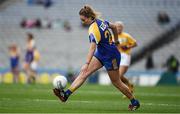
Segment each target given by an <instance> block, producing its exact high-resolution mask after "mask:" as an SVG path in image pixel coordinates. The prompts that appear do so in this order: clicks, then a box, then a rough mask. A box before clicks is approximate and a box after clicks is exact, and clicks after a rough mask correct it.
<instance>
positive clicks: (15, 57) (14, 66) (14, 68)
mask: <svg viewBox="0 0 180 114" xmlns="http://www.w3.org/2000/svg"><path fill="white" fill-rule="evenodd" d="M9 54H10V66H11V72H12V74H13V81H14V82H15V83H17V82H19V73H20V69H19V59H20V52H19V49H18V47H17V45H16V44H11V45H10V46H9Z"/></svg>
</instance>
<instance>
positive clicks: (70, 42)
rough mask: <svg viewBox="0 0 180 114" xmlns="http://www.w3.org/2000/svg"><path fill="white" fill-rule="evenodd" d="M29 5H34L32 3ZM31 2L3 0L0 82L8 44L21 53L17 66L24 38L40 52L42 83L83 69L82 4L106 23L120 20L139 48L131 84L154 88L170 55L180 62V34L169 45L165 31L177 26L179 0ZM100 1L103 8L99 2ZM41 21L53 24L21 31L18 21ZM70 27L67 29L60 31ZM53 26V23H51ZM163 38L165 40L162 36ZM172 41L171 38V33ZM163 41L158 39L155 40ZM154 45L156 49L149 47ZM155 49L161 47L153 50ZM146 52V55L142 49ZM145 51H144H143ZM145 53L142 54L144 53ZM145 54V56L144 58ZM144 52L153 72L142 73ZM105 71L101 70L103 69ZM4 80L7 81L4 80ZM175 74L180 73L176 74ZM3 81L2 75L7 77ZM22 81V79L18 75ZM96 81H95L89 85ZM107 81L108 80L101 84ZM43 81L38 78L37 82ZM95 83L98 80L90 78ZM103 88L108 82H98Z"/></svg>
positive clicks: (5, 70) (84, 34)
mask: <svg viewBox="0 0 180 114" xmlns="http://www.w3.org/2000/svg"><path fill="white" fill-rule="evenodd" d="M32 1H33V0H32ZM32 1H31V0H29V1H28V0H13V1H12V0H5V1H4V2H3V1H2V3H1V7H0V10H1V11H0V40H1V42H0V46H1V47H0V51H1V53H0V75H1V81H5V82H11V79H9V78H12V76H10V75H11V74H9V73H8V71H9V55H8V50H7V47H8V46H9V45H10V44H11V43H12V42H14V43H16V44H18V46H19V47H20V48H21V63H22V61H23V58H24V54H25V43H26V33H27V32H31V33H33V34H34V36H35V40H36V46H37V48H38V50H39V51H40V53H41V60H40V62H39V67H38V74H39V76H40V77H39V78H41V76H42V77H43V78H42V79H44V78H45V79H44V81H43V82H42V83H48V82H50V81H48V80H49V78H50V80H51V75H53V74H57V73H59V74H62V75H67V72H68V71H69V70H72V71H73V72H78V70H79V69H80V67H81V65H82V64H84V62H85V59H86V54H87V50H88V46H89V41H88V36H87V29H86V28H83V27H82V26H81V23H80V20H79V17H78V11H79V9H80V8H81V7H82V6H83V5H84V4H90V5H92V6H93V7H94V8H95V10H98V11H99V12H101V13H102V18H104V19H107V20H110V21H112V22H113V21H122V22H123V23H124V24H125V30H124V31H126V32H128V33H130V34H131V35H132V36H133V37H134V38H135V39H136V40H137V43H138V47H136V48H134V49H133V54H132V55H133V57H132V59H133V60H132V63H133V64H132V66H131V67H130V69H129V71H128V73H127V74H126V75H127V76H129V77H130V78H131V80H132V81H134V83H137V84H141V85H155V84H156V83H157V82H158V80H159V79H160V75H161V74H162V72H164V71H165V70H166V68H165V67H162V65H163V64H164V63H165V62H166V60H167V59H168V57H169V56H170V55H175V57H176V58H177V59H178V60H180V53H179V48H180V47H179V43H180V35H179V32H178V33H177V35H175V36H174V37H173V38H169V40H168V37H167V36H168V35H166V33H168V31H171V30H172V29H174V28H177V29H176V31H179V28H178V27H176V26H177V25H178V23H179V19H180V15H179V14H180V8H179V5H180V1H179V0H173V1H169V0H158V1H156V0H149V1H144V0H135V1H131V0H126V1H124V0H111V1H109V0H104V1H101V0H100V1H94V0H88V1H84V0H78V1H73V0H68V1H66V0H61V1H59V0H53V1H52V5H51V6H50V7H44V6H43V5H37V4H33V2H32ZM102 2H103V3H102ZM159 12H165V13H167V14H168V16H169V18H170V22H168V23H166V24H159V23H158V19H157V18H158V13H159ZM24 18H26V19H29V20H35V19H40V20H41V21H42V22H41V23H42V26H43V22H44V23H45V24H46V23H47V21H50V22H51V24H52V25H51V28H45V27H44V28H43V27H41V28H22V27H21V26H20V23H21V21H22V20H23V19H24ZM66 22H67V23H68V26H69V27H70V29H66V28H64V25H65V24H64V23H66ZM53 23H54V24H53ZM164 34H165V36H163V35H164ZM170 35H171V36H173V33H172V34H170ZM161 36H162V37H163V38H162V40H160V39H159V41H158V40H157V39H158V38H159V37H161ZM155 42H156V43H157V42H158V43H157V44H156V46H154V47H155V48H154V49H151V48H150V47H151V46H152V45H151V44H153V43H154V44H155ZM157 45H159V47H158V46H157ZM143 49H144V50H143ZM145 49H148V50H145ZM144 51H145V52H144ZM143 52H144V53H143ZM147 52H151V53H152V57H153V60H154V66H155V67H154V68H153V69H151V70H147V69H146V68H145V64H146V59H147V55H148V54H147ZM101 71H103V70H101ZM4 75H8V76H7V77H8V79H3V78H2V77H3V76H4ZM178 75H179V73H178ZM5 77H6V76H5ZM21 77H22V79H23V80H24V78H25V76H24V74H21ZM93 80H94V81H93ZM105 80H106V79H105ZM40 81H41V79H40ZM92 81H93V82H97V81H98V77H94V78H93V79H92ZM102 83H106V82H102Z"/></svg>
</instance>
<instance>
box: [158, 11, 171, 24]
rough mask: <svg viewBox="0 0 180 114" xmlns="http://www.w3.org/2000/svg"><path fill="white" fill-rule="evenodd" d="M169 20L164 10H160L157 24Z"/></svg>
mask: <svg viewBox="0 0 180 114" xmlns="http://www.w3.org/2000/svg"><path fill="white" fill-rule="evenodd" d="M169 22H170V17H169V15H168V14H167V13H166V12H165V11H160V12H159V13H158V23H159V24H168V23H169Z"/></svg>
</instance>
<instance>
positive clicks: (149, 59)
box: [146, 52, 154, 70]
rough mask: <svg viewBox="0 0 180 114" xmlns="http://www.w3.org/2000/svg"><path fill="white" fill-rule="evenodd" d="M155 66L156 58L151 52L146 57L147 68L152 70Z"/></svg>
mask: <svg viewBox="0 0 180 114" xmlns="http://www.w3.org/2000/svg"><path fill="white" fill-rule="evenodd" d="M153 68H154V60H153V56H152V53H151V52H149V53H148V54H147V58H146V69H147V70H150V69H153Z"/></svg>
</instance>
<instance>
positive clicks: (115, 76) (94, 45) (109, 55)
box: [53, 5, 140, 110]
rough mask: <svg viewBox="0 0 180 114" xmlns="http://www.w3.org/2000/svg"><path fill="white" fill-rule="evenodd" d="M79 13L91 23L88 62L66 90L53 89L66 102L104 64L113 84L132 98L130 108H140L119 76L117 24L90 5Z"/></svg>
mask: <svg viewBox="0 0 180 114" xmlns="http://www.w3.org/2000/svg"><path fill="white" fill-rule="evenodd" d="M79 15H80V19H81V21H82V22H83V23H84V24H87V25H89V41H90V48H89V52H88V54H87V59H86V63H85V64H84V65H83V66H82V68H81V71H80V73H79V75H78V77H77V78H76V79H75V80H74V82H73V83H72V84H71V86H70V87H69V88H68V89H67V90H66V91H64V90H60V89H53V91H54V93H55V95H56V96H57V97H58V98H59V99H60V100H61V101H62V102H65V101H66V100H67V99H68V97H69V96H70V95H71V94H72V93H73V92H74V91H75V90H76V89H78V88H79V87H80V86H81V85H82V84H83V83H84V82H85V80H86V79H87V78H88V77H89V76H90V75H91V74H92V73H93V72H95V71H97V70H98V69H100V68H102V67H103V66H104V67H105V68H106V70H107V72H108V75H109V77H110V79H111V81H112V83H113V85H114V86H115V87H116V88H117V89H118V90H119V91H121V92H122V93H123V94H124V95H126V96H127V97H128V98H129V99H130V101H131V104H130V105H129V109H130V110H135V109H137V108H139V106H140V104H139V102H138V100H136V99H135V98H134V96H133V95H132V93H131V92H130V91H129V89H128V87H127V86H126V85H125V84H124V83H123V82H122V81H121V79H120V77H119V70H118V69H119V63H120V53H119V51H118V49H117V48H116V46H115V44H116V45H117V46H118V45H119V41H118V34H117V28H116V25H115V24H113V23H110V22H108V21H104V20H100V19H98V17H97V13H96V12H95V11H94V10H93V9H92V8H91V7H90V6H88V5H85V6H84V7H83V8H81V10H80V11H79ZM109 28H110V29H111V30H112V32H113V34H114V37H115V43H113V42H112V35H111V33H110V31H109Z"/></svg>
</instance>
